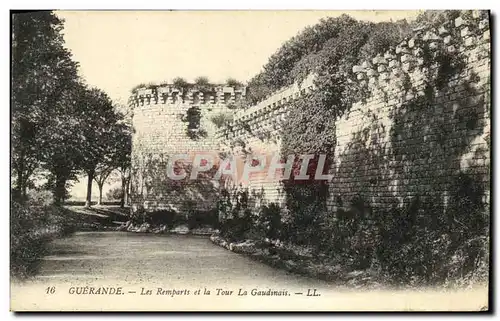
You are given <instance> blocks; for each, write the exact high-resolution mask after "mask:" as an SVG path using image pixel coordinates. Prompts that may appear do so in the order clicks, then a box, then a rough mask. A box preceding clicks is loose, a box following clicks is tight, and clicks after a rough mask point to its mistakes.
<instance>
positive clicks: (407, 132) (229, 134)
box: [131, 11, 491, 209]
mask: <svg viewBox="0 0 500 321" xmlns="http://www.w3.org/2000/svg"><path fill="white" fill-rule="evenodd" d="M490 54H491V50H490V24H489V13H488V12H487V11H469V12H466V11H464V12H462V13H461V14H460V17H458V18H456V19H455V20H450V21H445V22H444V23H443V24H442V25H440V26H438V27H422V28H419V29H416V30H414V32H413V34H412V35H411V36H410V37H408V38H407V39H405V40H404V41H402V42H401V43H400V44H398V45H397V46H394V47H393V48H390V49H389V50H388V51H387V52H385V53H383V54H379V55H377V56H375V57H372V58H371V59H368V60H366V61H360V62H359V63H357V65H356V66H354V67H352V71H350V70H348V75H346V76H347V77H346V79H347V81H348V82H349V83H350V84H351V85H352V86H353V87H354V89H355V90H353V91H354V92H355V91H357V89H359V93H360V96H361V97H362V98H361V99H359V101H357V102H356V103H354V104H352V106H348V108H347V110H346V111H345V113H343V114H342V116H341V117H339V118H338V119H336V121H335V135H332V136H334V137H335V153H334V154H335V159H334V161H333V163H332V165H331V166H332V167H331V168H330V169H331V173H332V174H333V176H334V178H333V180H332V182H331V183H330V196H331V199H330V200H329V202H328V203H329V204H328V205H329V206H330V207H335V206H337V204H336V203H335V202H336V199H337V198H338V197H340V198H342V199H343V200H345V201H346V202H345V203H348V200H349V199H350V198H352V197H354V196H356V195H361V194H362V195H363V197H366V199H367V201H368V202H370V204H372V205H374V206H389V205H390V204H392V203H391V202H393V200H394V199H396V200H397V201H398V202H401V204H402V203H403V201H404V202H406V201H407V200H408V199H411V197H414V196H415V195H418V194H419V193H420V194H421V193H428V194H432V195H433V196H435V197H436V199H438V198H439V199H440V200H442V205H443V207H444V208H446V207H447V206H449V204H450V200H449V197H450V196H449V195H450V193H452V190H451V189H452V188H453V186H452V185H451V184H452V178H453V179H455V178H456V177H461V176H460V175H468V176H470V177H473V178H474V179H479V183H477V184H479V185H477V186H480V188H482V189H484V190H485V194H484V195H483V198H484V202H485V203H487V202H489V191H488V188H489V187H488V186H489V176H488V171H489V153H488V151H489V148H490V146H489V145H490V116H491V115H490V114H491V109H490V98H491V93H490V85H491V79H490V76H491V75H490V74H491V70H490V68H491V63H490ZM349 68H350V67H349ZM346 69H347V68H346ZM316 90H319V89H318V88H317V87H316V86H315V75H313V74H311V75H309V76H308V77H306V78H305V79H304V80H303V81H301V82H298V83H295V84H293V85H291V86H288V87H285V88H283V89H281V90H279V91H277V92H275V93H274V94H272V95H271V96H269V97H268V98H266V99H265V100H263V101H261V102H259V103H257V104H256V105H254V106H251V107H248V108H232V107H234V106H233V105H238V102H239V101H241V102H243V100H244V99H245V95H246V88H244V87H227V86H223V85H220V86H196V85H194V84H191V85H186V86H183V87H182V88H181V87H179V86H174V85H169V84H167V85H162V86H149V88H146V87H143V88H138V89H137V90H136V92H135V93H134V94H133V96H132V97H131V104H132V105H133V107H134V109H135V110H134V127H135V129H136V132H135V134H134V141H133V148H132V150H133V156H137V157H136V158H140V157H139V156H141V157H142V156H144V155H146V156H148V157H149V154H152V157H153V158H154V157H155V155H156V156H158V155H159V156H164V157H165V158H167V157H168V156H169V155H172V154H175V153H185V152H191V151H194V152H199V151H203V152H206V151H210V152H213V151H215V152H217V153H219V152H220V154H221V155H222V154H225V155H233V156H242V157H243V158H245V159H247V156H248V155H267V156H269V157H270V155H272V154H275V153H279V152H280V150H281V138H282V130H281V129H282V125H283V122H284V121H285V119H286V117H287V115H288V114H289V112H290V109H289V106H290V105H291V104H292V103H293V101H294V100H295V99H297V98H300V97H304V96H305V95H308V94H310V93H311V92H312V91H316ZM172 107H174V108H172ZM193 107H199V108H193ZM190 109H199V113H200V114H199V116H200V117H199V118H200V120H199V125H200V126H199V127H200V128H202V129H205V130H206V136H205V137H202V138H201V139H199V140H193V139H192V138H190V137H189V136H187V135H186V129H187V128H188V127H189V125H190V123H189V120H188V117H187V115H188V114H189V111H190ZM221 115H223V116H224V117H219V116H221ZM226 116H227V117H226ZM216 117H218V119H219V120H220V121H218V122H217V124H218V125H217V126H215V123H216V122H213V121H212V120H213V118H216ZM134 159H135V158H134V157H133V161H132V163H133V166H134V165H135V164H139V165H138V166H137V171H136V172H137V173H139V174H134V175H132V176H133V179H136V180H137V184H136V185H137V186H139V188H137V189H136V190H135V191H134V192H135V193H136V195H137V196H138V197H136V199H137V201H136V203H137V204H141V203H142V204H144V205H145V207H148V209H153V208H154V209H161V208H166V207H168V206H172V204H174V205H175V204H180V203H182V202H184V198H185V195H186V194H185V193H184V192H181V189H178V190H176V189H175V188H172V187H171V186H167V185H166V184H165V183H164V181H161V180H160V179H159V178H158V177H160V176H161V175H160V176H159V174H155V173H153V174H151V173H150V172H151V169H152V168H154V166H151V165H147V164H146V163H144V164H145V165H143V163H140V162H137V161H135V160H134ZM160 159H161V157H160ZM268 162H269V159H268ZM158 173H162V170H158ZM143 177H145V178H143ZM148 179H149V180H148ZM481 180H482V181H481ZM150 181H151V182H150ZM481 182H482V183H481ZM142 186H145V187H142ZM165 186H167V187H165ZM246 187H248V188H250V189H254V190H256V191H260V190H262V191H264V192H265V195H266V196H265V199H266V200H268V201H272V202H282V201H283V200H284V194H283V188H282V186H281V185H280V182H279V181H267V180H265V179H263V177H260V176H258V175H255V176H253V177H252V179H251V180H250V181H249V182H247V185H246ZM176 193H177V194H176ZM183 193H184V194H183ZM211 193H212V192H211ZM174 194H175V195H174ZM191 194H192V195H198V194H196V193H194V192H193V193H191ZM191 194H190V195H191ZM212 198H213V199H216V198H217V191H215V192H214V194H213V197H210V199H212ZM206 199H207V200H208V199H209V198H206ZM212 201H213V200H212ZM212 201H206V200H205V201H203V202H202V201H200V202H199V203H200V204H202V203H203V204H208V205H209V204H213V202H212ZM387 204H389V205H387ZM146 205H147V206H146ZM176 206H177V205H176ZM390 206H392V205H390ZM179 208H181V207H179Z"/></svg>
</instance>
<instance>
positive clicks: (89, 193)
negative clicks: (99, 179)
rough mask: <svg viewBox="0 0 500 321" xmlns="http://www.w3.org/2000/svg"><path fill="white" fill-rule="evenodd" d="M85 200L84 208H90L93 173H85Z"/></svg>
mask: <svg viewBox="0 0 500 321" xmlns="http://www.w3.org/2000/svg"><path fill="white" fill-rule="evenodd" d="M87 175H88V181H87V198H86V200H85V207H90V206H92V180H93V179H94V171H90V172H87Z"/></svg>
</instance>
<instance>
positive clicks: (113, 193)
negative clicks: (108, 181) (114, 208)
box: [106, 187, 123, 200]
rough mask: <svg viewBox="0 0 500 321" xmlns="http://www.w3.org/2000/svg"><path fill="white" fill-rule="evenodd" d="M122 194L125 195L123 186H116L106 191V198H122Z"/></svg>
mask: <svg viewBox="0 0 500 321" xmlns="http://www.w3.org/2000/svg"><path fill="white" fill-rule="evenodd" d="M122 195H123V190H122V188H121V187H116V188H113V189H110V190H109V191H108V192H107V193H106V198H107V199H108V200H119V199H121V198H122Z"/></svg>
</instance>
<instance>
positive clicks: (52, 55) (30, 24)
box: [11, 11, 78, 198]
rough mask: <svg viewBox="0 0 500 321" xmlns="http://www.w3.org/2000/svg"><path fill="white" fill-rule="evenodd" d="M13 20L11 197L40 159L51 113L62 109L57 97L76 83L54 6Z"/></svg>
mask: <svg viewBox="0 0 500 321" xmlns="http://www.w3.org/2000/svg"><path fill="white" fill-rule="evenodd" d="M12 20H13V26H12V27H13V28H12V30H13V35H12V111H11V113H12V136H11V143H12V159H11V162H12V170H13V174H14V175H15V177H16V187H15V191H14V197H20V198H23V197H24V196H25V195H26V187H27V183H28V181H29V177H30V176H31V175H32V173H33V171H34V170H35V169H37V168H38V167H39V166H40V164H41V162H42V161H43V156H42V155H40V152H41V151H43V148H42V146H43V147H47V145H48V143H49V142H51V140H52V130H53V129H55V128H53V127H50V126H51V125H50V123H51V117H55V116H54V115H60V114H63V113H64V112H65V110H64V109H62V110H60V109H58V107H60V104H59V102H60V100H61V99H62V97H63V96H64V95H65V92H66V91H67V90H68V89H70V88H72V87H73V86H74V85H75V82H76V81H77V79H78V76H77V67H78V65H77V64H76V63H75V62H74V61H72V59H71V54H70V52H69V51H68V50H67V49H65V48H64V46H63V44H64V40H63V38H62V35H61V31H62V29H63V21H62V20H60V19H59V18H57V17H56V16H55V15H54V14H53V13H52V12H49V11H40V12H35V13H23V14H17V15H14V16H13V19H12ZM51 147H55V146H54V144H52V145H51Z"/></svg>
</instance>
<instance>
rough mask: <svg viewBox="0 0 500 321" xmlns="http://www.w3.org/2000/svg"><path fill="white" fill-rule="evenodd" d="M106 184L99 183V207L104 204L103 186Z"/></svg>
mask: <svg viewBox="0 0 500 321" xmlns="http://www.w3.org/2000/svg"><path fill="white" fill-rule="evenodd" d="M103 185H104V184H99V183H97V186H99V200H98V201H97V205H101V204H102V186H103Z"/></svg>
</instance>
